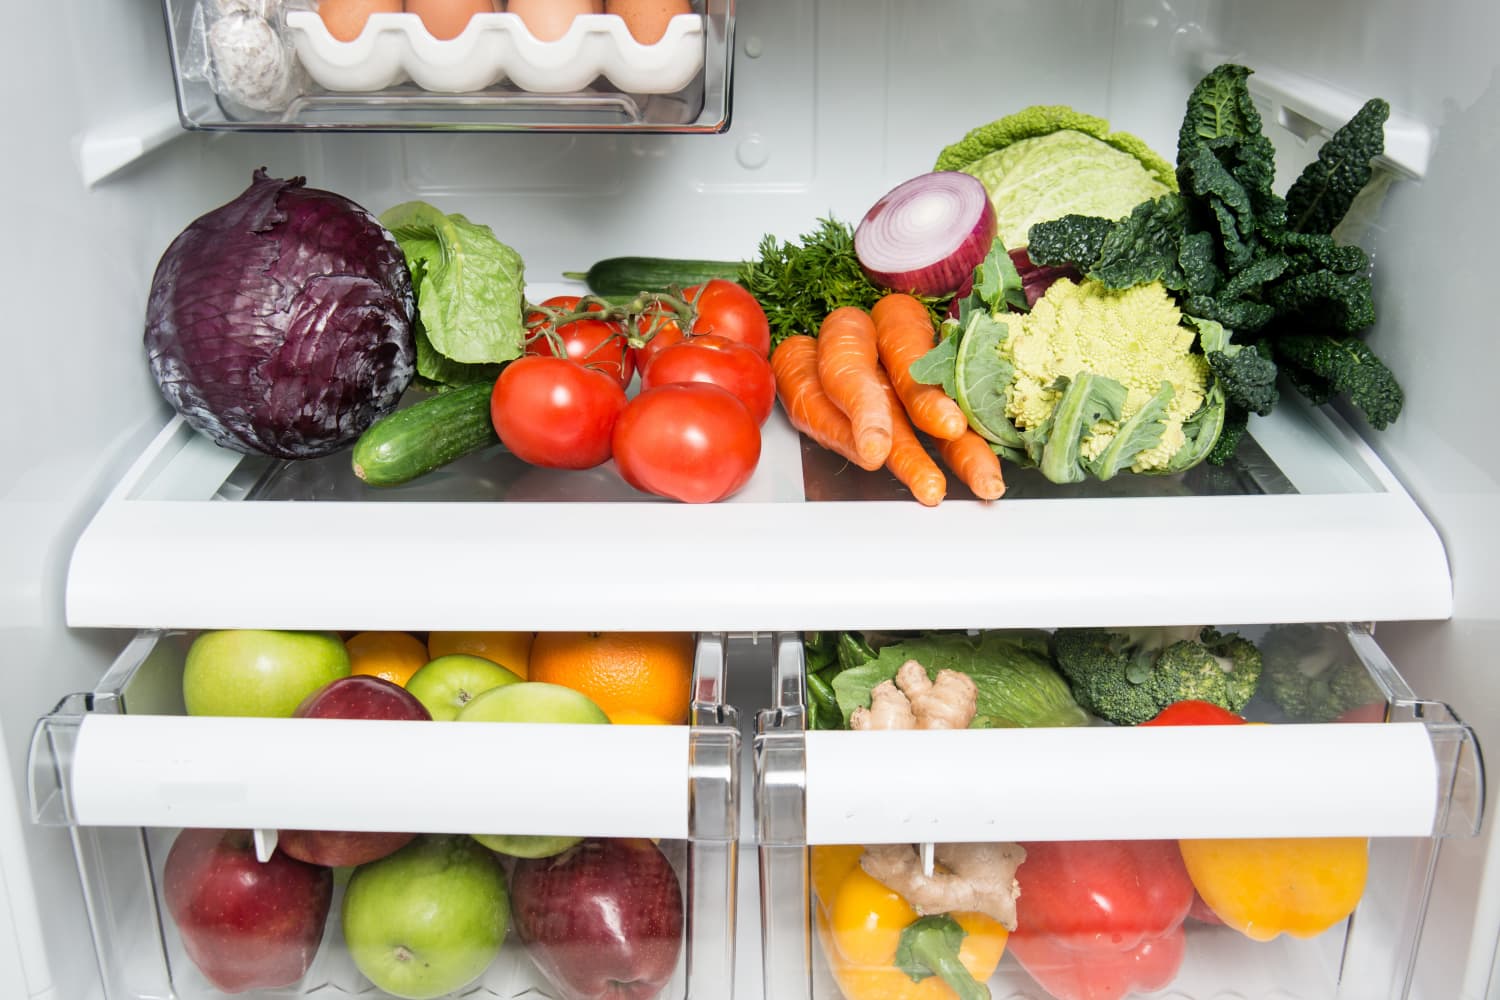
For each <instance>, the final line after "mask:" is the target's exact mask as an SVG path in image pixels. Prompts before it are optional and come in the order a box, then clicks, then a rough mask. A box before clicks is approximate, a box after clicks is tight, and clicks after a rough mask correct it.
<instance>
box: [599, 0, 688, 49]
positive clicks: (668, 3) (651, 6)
mask: <svg viewBox="0 0 1500 1000" xmlns="http://www.w3.org/2000/svg"><path fill="white" fill-rule="evenodd" d="M692 12H693V6H692V4H690V3H689V2H688V0H604V13H606V14H617V15H619V18H620V20H622V21H624V22H625V27H626V28H629V29H630V34H631V35H632V36H634V37H635V40H636V41H638V42H640V43H641V44H642V45H654V44H656V43H657V42H659V41H661V38H662V36H663V35H665V34H666V33H667V22H669V21H671V20H672V18H673V17H675V16H677V15H678V14H691V13H692Z"/></svg>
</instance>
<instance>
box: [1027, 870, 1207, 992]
mask: <svg viewBox="0 0 1500 1000" xmlns="http://www.w3.org/2000/svg"><path fill="white" fill-rule="evenodd" d="M1024 846H1025V848H1026V860H1025V862H1023V863H1022V865H1021V867H1020V869H1019V870H1017V872H1016V881H1017V882H1019V883H1020V887H1021V895H1020V898H1019V899H1017V900H1016V930H1015V931H1014V932H1013V933H1012V934H1011V936H1010V953H1011V954H1012V955H1014V956H1015V957H1016V960H1017V961H1018V962H1020V963H1021V967H1022V968H1024V969H1025V970H1026V971H1027V972H1028V973H1029V974H1030V975H1031V977H1032V978H1033V979H1035V980H1036V981H1037V985H1039V986H1040V987H1041V988H1042V989H1044V990H1046V991H1047V993H1049V994H1050V995H1051V996H1053V997H1054V998H1056V1000H1121V998H1122V997H1126V996H1128V995H1130V994H1131V993H1150V992H1152V991H1154V990H1160V989H1165V988H1166V987H1167V986H1168V985H1169V984H1170V983H1171V982H1172V980H1174V979H1176V978H1177V972H1178V970H1179V969H1181V967H1182V956H1183V951H1184V948H1185V946H1186V938H1185V934H1184V932H1183V929H1182V922H1183V920H1184V919H1186V917H1187V913H1188V908H1189V907H1190V906H1191V905H1192V902H1193V883H1192V882H1191V881H1189V879H1188V874H1187V869H1186V868H1185V867H1183V863H1182V855H1181V854H1180V853H1178V850H1177V844H1176V842H1175V841H1171V840H1103V841H1057V842H1039V843H1028V844H1026V845H1024Z"/></svg>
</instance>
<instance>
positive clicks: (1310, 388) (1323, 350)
mask: <svg viewBox="0 0 1500 1000" xmlns="http://www.w3.org/2000/svg"><path fill="white" fill-rule="evenodd" d="M1271 347H1272V350H1273V351H1274V353H1275V356H1276V361H1277V363H1278V364H1279V365H1280V367H1281V370H1282V371H1283V372H1285V373H1286V375H1287V376H1288V379H1289V380H1290V381H1291V383H1292V384H1293V385H1294V386H1295V387H1296V388H1297V391H1298V392H1300V393H1302V394H1303V395H1304V396H1306V397H1307V398H1308V399H1310V400H1312V401H1313V402H1315V403H1317V402H1325V401H1327V400H1329V399H1332V398H1334V397H1336V396H1347V397H1348V398H1349V402H1351V403H1353V404H1354V406H1355V407H1356V408H1358V409H1359V411H1360V412H1361V413H1362V414H1364V417H1365V419H1366V420H1367V421H1369V423H1370V426H1371V427H1374V428H1375V429H1377V430H1384V429H1385V428H1386V427H1388V426H1389V425H1390V424H1391V423H1392V422H1394V421H1395V419H1396V418H1397V417H1398V416H1400V415H1401V405H1402V403H1403V401H1404V399H1405V396H1404V394H1403V393H1402V391H1401V386H1400V385H1399V384H1398V383H1397V382H1396V376H1395V375H1393V374H1391V370H1390V369H1389V368H1387V367H1386V366H1385V363H1384V362H1382V361H1381V360H1380V359H1379V358H1377V357H1376V356H1375V354H1374V353H1373V352H1372V351H1371V350H1370V348H1369V347H1368V346H1366V345H1365V342H1364V341H1362V340H1358V339H1356V338H1354V337H1341V338H1335V337H1330V336H1326V335H1325V336H1317V335H1314V336H1301V335H1298V336H1287V337H1277V338H1276V339H1275V340H1273V341H1271Z"/></svg>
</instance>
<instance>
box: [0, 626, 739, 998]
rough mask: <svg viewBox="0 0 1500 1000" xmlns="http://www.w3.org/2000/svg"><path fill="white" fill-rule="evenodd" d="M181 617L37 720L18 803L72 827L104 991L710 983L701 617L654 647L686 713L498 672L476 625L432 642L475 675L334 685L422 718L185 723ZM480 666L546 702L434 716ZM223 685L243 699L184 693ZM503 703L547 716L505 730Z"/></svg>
mask: <svg viewBox="0 0 1500 1000" xmlns="http://www.w3.org/2000/svg"><path fill="white" fill-rule="evenodd" d="M273 634H274V635H277V636H284V635H288V634H289V633H280V632H278V633H273ZM205 635H208V633H194V632H180V631H165V632H142V633H140V634H138V635H137V636H136V638H135V639H134V640H133V641H132V642H131V643H130V644H129V646H128V647H127V648H126V649H125V651H124V652H123V653H122V654H121V655H120V657H119V658H118V660H117V661H116V662H115V664H114V665H113V667H112V668H111V669H110V671H109V672H108V673H107V674H106V676H105V677H104V678H103V680H102V681H101V682H100V684H99V686H98V687H97V688H96V690H94V691H93V692H90V693H86V694H78V695H73V696H70V697H69V698H66V699H64V700H63V701H62V702H61V703H60V704H59V705H58V707H57V709H56V710H55V711H54V712H53V713H52V714H50V715H48V716H46V717H44V718H43V719H41V720H40V722H39V723H38V725H37V728H36V731H35V734H34V737H33V742H32V749H31V757H30V765H29V766H30V785H31V788H30V791H31V799H32V808H33V813H34V819H35V820H36V821H37V822H40V823H44V824H49V825H66V826H67V827H69V828H70V831H71V835H72V838H73V843H74V848H75V853H76V856H77V862H78V869H79V875H80V879H81V882H82V887H83V891H84V895H85V899H86V903H87V908H88V912H89V917H90V921H91V924H92V931H93V938H94V943H95V946H96V950H97V954H98V961H99V965H100V969H101V972H102V977H103V981H104V984H105V988H106V992H107V996H108V997H109V1000H145V998H167V997H171V998H180V1000H194V998H205V1000H207V998H213V997H220V996H223V995H225V993H226V992H243V991H248V992H249V995H253V996H266V997H271V996H274V997H277V998H291V997H304V996H305V997H314V996H316V997H354V996H359V997H385V996H402V997H421V996H426V997H437V996H449V995H459V994H461V995H463V996H465V997H496V998H498V997H504V998H511V997H518V996H536V997H559V996H565V995H570V994H568V993H566V992H565V987H566V986H567V985H568V984H571V987H572V988H573V989H575V990H577V991H579V992H578V993H577V994H576V995H594V993H598V995H612V994H608V992H607V989H606V988H607V986H608V984H609V983H610V982H611V981H612V980H620V981H624V982H633V983H634V985H633V987H632V988H633V989H635V990H636V991H637V992H638V993H639V995H640V996H641V997H643V998H644V997H648V996H659V997H662V998H663V1000H668V998H676V1000H683V998H685V997H687V996H689V995H693V996H728V995H729V994H728V992H727V990H728V989H729V986H728V985H727V984H729V983H730V982H731V981H732V973H733V968H734V914H735V886H736V871H735V865H736V838H737V833H738V830H737V823H738V815H737V806H736V803H737V796H738V780H737V775H738V746H739V735H738V731H737V729H736V725H735V716H734V712H733V709H731V708H730V707H728V706H727V705H726V704H725V703H724V699H723V695H724V667H725V653H724V650H725V641H724V638H723V637H722V636H721V635H718V634H699V635H696V636H695V637H687V636H682V635H679V636H677V637H675V638H674V639H673V640H672V642H673V646H674V648H675V649H676V650H677V651H678V652H677V654H676V655H677V659H676V661H675V668H676V671H677V675H678V676H680V678H681V685H682V686H687V685H688V684H691V690H690V691H677V690H673V691H669V692H667V697H666V698H665V699H664V701H663V702H662V703H663V704H667V703H668V702H669V703H670V711H672V712H673V714H676V713H677V712H678V711H680V712H681V713H682V716H683V717H684V719H685V721H686V724H668V723H658V724H623V723H647V722H655V721H656V716H654V715H650V714H649V713H647V712H645V711H644V710H642V711H638V712H637V711H634V710H632V709H627V708H617V707H611V708H610V709H609V712H608V718H606V716H605V714H604V713H603V712H601V711H600V709H599V708H598V707H597V706H603V705H608V704H610V703H609V702H608V701H607V700H606V699H605V698H603V697H602V696H601V695H596V696H594V697H593V698H591V699H590V701H591V702H593V703H594V704H593V705H589V706H585V707H583V708H580V707H579V703H576V702H575V701H573V700H568V699H571V698H572V695H570V694H568V693H567V692H561V693H559V692H558V690H557V687H558V685H543V684H540V683H532V684H521V683H519V682H517V681H515V680H512V679H510V678H504V679H502V680H499V681H496V680H495V679H494V678H493V677H490V676H489V674H492V673H494V672H495V671H500V672H501V673H504V671H503V670H502V669H501V668H500V667H496V666H494V665H493V664H491V663H489V662H488V660H487V659H486V657H491V656H493V658H495V659H497V660H499V661H500V662H503V663H505V664H507V665H508V666H510V667H511V668H512V669H513V670H515V671H516V672H517V673H521V671H520V670H519V669H518V668H515V665H514V661H512V660H510V659H507V658H506V657H504V656H499V655H494V654H492V653H491V652H490V651H488V650H486V649H483V648H480V646H481V645H482V644H476V642H475V641H474V640H470V641H468V642H467V643H466V644H464V645H463V647H462V648H463V649H468V650H469V651H468V652H462V651H451V650H449V651H444V650H442V649H439V648H438V646H437V645H436V643H435V641H434V642H433V643H432V644H431V645H430V646H429V648H431V650H432V653H433V654H434V657H438V656H441V657H446V658H447V659H446V660H445V663H447V664H448V665H449V666H450V667H452V666H455V665H456V666H458V667H461V668H463V670H464V671H469V670H474V671H477V673H475V674H470V673H465V672H450V673H448V674H447V675H442V676H439V677H438V678H436V680H438V681H442V682H443V683H441V684H438V685H437V686H433V685H428V686H426V687H420V688H419V684H418V682H417V681H415V680H413V679H412V678H411V677H407V678H404V680H405V684H404V685H403V684H398V683H395V682H394V681H392V682H391V683H381V684H366V683H364V682H365V681H370V680H371V678H368V677H366V678H363V679H361V683H360V684H359V685H354V684H346V685H344V686H343V691H344V692H345V693H348V692H352V691H354V690H355V688H356V687H357V688H359V689H360V690H361V694H360V696H361V697H365V698H385V699H387V701H386V702H384V704H394V703H393V702H391V701H389V699H392V698H395V699H396V700H402V699H405V695H406V694H409V695H413V697H412V698H410V699H408V700H407V702H406V703H417V704H418V708H419V709H420V708H421V707H423V706H437V707H434V708H433V710H432V712H431V713H430V714H431V717H432V718H434V719H438V720H440V721H437V722H433V721H429V719H428V718H426V717H424V715H423V713H421V712H420V711H418V712H417V713H416V715H415V716H414V717H413V716H411V715H409V714H406V713H405V710H404V709H402V708H393V710H392V711H389V712H383V711H381V710H379V709H372V708H351V707H349V706H350V705H352V704H354V699H353V697H350V698H349V700H347V701H345V702H343V703H342V705H341V706H340V707H338V708H335V709H328V710H327V711H318V710H313V711H311V712H309V709H308V706H309V705H312V704H315V702H316V700H317V699H319V698H325V693H326V692H329V691H332V690H333V687H332V683H337V682H332V683H330V684H329V685H327V686H323V687H317V688H315V690H316V692H317V693H315V694H313V695H311V696H308V700H307V701H305V702H303V703H302V704H301V707H300V708H299V711H298V714H297V715H296V716H294V717H289V718H274V717H258V718H249V717H228V716H224V717H215V716H209V715H204V714H198V715H189V714H186V710H185V705H188V704H192V705H198V704H201V702H202V699H204V697H205V695H204V692H203V689H202V687H199V686H195V685H196V684H197V681H196V680H195V677H196V676H197V668H192V669H189V653H190V650H191V649H192V647H193V644H194V642H195V640H197V639H200V638H202V637H203V636H205ZM215 635H217V636H225V635H234V633H216V634H215ZM304 635H305V634H304ZM591 637H592V638H598V637H597V635H594V636H591ZM322 638H325V639H328V640H330V641H332V642H334V643H340V642H343V643H345V644H347V645H348V647H349V648H350V650H351V651H353V649H354V640H353V638H352V637H348V636H346V637H343V638H342V639H341V638H340V637H339V636H337V635H334V634H324V636H323V637H322ZM411 638H413V639H414V640H421V639H422V638H423V637H422V636H421V634H417V635H415V636H412V637H411ZM432 639H433V640H436V634H434V636H433V637H432ZM682 640H687V641H686V642H683V641H682ZM203 648H205V647H200V650H201V649H203ZM553 648H554V649H555V647H553ZM366 652H368V650H366ZM351 659H352V661H353V663H354V667H355V670H354V673H355V674H356V675H357V674H359V673H361V672H363V671H362V670H361V668H360V665H361V660H360V659H359V658H358V657H357V656H354V657H351ZM475 661H482V662H475ZM430 662H433V663H436V662H437V660H436V658H434V659H432V660H430ZM365 663H366V664H370V665H373V666H374V667H378V668H380V669H379V670H373V671H371V672H375V673H376V674H377V676H379V675H380V673H381V672H383V671H384V670H385V669H386V667H387V666H388V667H389V669H390V670H391V671H393V672H394V671H397V667H398V664H397V663H396V658H395V657H394V656H391V657H388V658H387V659H386V660H381V659H380V657H379V656H378V655H376V656H374V657H373V659H366V660H365ZM536 664H537V655H536V654H535V653H534V652H533V654H532V658H531V665H532V668H533V670H532V675H531V676H530V677H524V674H523V678H524V679H527V680H531V681H537V680H538V677H537V676H536ZM424 669H425V668H424ZM486 671H488V673H486ZM419 673H420V671H419ZM481 675H483V676H481ZM216 676H217V677H220V678H222V677H224V676H225V675H224V674H222V673H219V674H217V675H216ZM387 676H389V674H387ZM657 676H660V675H657ZM397 679H401V678H397ZM430 679H431V678H430ZM185 680H186V682H185ZM492 685H493V686H496V687H497V688H498V689H503V691H504V692H517V691H521V690H522V689H523V688H524V689H526V691H525V694H526V698H527V699H535V698H544V697H545V698H557V699H561V700H559V701H556V702H546V703H545V704H544V703H543V702H542V701H536V700H526V701H522V700H520V699H516V698H497V699H491V700H490V702H489V704H488V705H487V707H486V708H485V709H484V711H482V712H478V713H469V712H467V709H464V710H463V714H464V716H465V717H463V718H460V719H458V721H448V719H447V718H445V717H444V716H445V713H446V712H447V708H448V707H451V706H452V705H454V704H457V703H465V704H466V705H474V706H476V707H478V706H479V704H480V702H481V701H484V700H485V694H483V693H481V694H477V695H475V696H473V697H472V698H471V697H470V696H471V695H474V691H478V690H479V689H481V688H486V689H487V688H489V687H490V686H492ZM407 686H409V688H408V687H407ZM377 688H378V691H379V692H381V693H379V694H376V693H375V691H376V689H377ZM394 688H402V689H403V690H404V691H405V694H402V693H401V692H400V691H398V692H396V694H395V695H392V694H391V691H392V689H394ZM470 688H472V689H473V690H470ZM579 689H580V690H581V689H582V687H581V686H580V687H579ZM226 693H227V695H228V696H230V698H231V700H236V699H243V698H245V697H247V695H245V694H244V692H243V691H239V690H231V691H228V692H224V691H217V692H210V693H209V695H208V697H210V698H212V697H216V696H218V695H220V694H226ZM486 693H488V692H487V691H486ZM417 695H420V701H418V697H416V696H417ZM398 696H399V697H398ZM361 704H364V705H369V704H370V702H369V701H366V702H363V703H361ZM517 705H521V706H523V708H524V709H525V711H529V712H532V713H533V715H537V714H540V715H543V716H546V717H548V718H551V719H555V720H559V721H550V722H535V721H513V720H514V719H516V718H517V715H516V712H517V711H518V709H517ZM554 705H555V706H561V707H553V706H554ZM537 706H541V707H539V708H538V707H537ZM324 708H327V706H326V705H325V706H324ZM453 711H454V712H459V711H460V710H459V709H457V708H454V709H453ZM663 711H666V709H663ZM589 712H593V713H598V715H597V717H594V716H589V717H585V715H586V714H587V713H589ZM632 712H633V713H634V714H632ZM549 713H550V714H549ZM472 715H478V716H480V721H481V722H489V724H487V725H484V724H481V725H472V724H463V723H467V722H469V721H470V718H469V716H472ZM318 716H324V717H318ZM326 716H336V717H326ZM561 720H566V722H564V721H561ZM611 720H613V721H615V722H618V723H621V724H608V723H609V722H610V721H611ZM502 722H503V723H505V724H499V723H502ZM581 722H600V723H605V724H598V725H580V724H568V723H581ZM308 830H314V831H338V833H337V834H327V833H324V834H321V835H318V836H310V835H307V834H305V833H302V832H300V831H308ZM392 830H399V831H408V832H415V834H416V835H415V838H414V839H413V838H412V837H411V836H410V835H409V833H408V834H389V833H384V832H383V831H392ZM487 830H492V831H496V833H493V834H483V835H480V832H481V831H487ZM293 831H298V832H293ZM500 831H503V833H502V832H500ZM470 834H475V836H470ZM392 851H394V853H391V852H392ZM309 963H310V964H309ZM278 984H279V985H278ZM288 984H290V985H288ZM591 991H592V992H591ZM599 991H604V992H599Z"/></svg>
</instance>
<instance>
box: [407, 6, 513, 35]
mask: <svg viewBox="0 0 1500 1000" xmlns="http://www.w3.org/2000/svg"><path fill="white" fill-rule="evenodd" d="M406 12H407V13H408V14H415V15H417V16H418V17H420V18H421V19H422V25H423V27H425V28H426V29H427V33H428V34H429V35H431V36H432V37H433V38H437V39H443V40H446V39H449V38H457V37H458V36H459V35H461V34H463V30H464V29H465V28H467V27H468V26H469V18H471V17H473V16H474V15H475V14H493V13H494V12H495V4H494V0H406Z"/></svg>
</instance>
